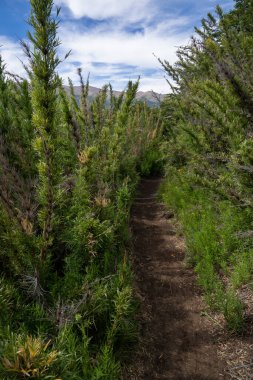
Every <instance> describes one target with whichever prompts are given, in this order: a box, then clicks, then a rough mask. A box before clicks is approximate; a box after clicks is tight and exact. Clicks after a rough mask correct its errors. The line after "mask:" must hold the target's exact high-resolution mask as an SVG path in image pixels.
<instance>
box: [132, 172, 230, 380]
mask: <svg viewBox="0 0 253 380" xmlns="http://www.w3.org/2000/svg"><path fill="white" fill-rule="evenodd" d="M160 182H161V180H160V179H147V180H142V182H141V184H140V189H139V194H138V195H137V198H136V202H135V204H134V206H133V210H132V221H131V223H132V232H133V237H134V266H135V286H136V293H137V295H138V296H139V298H140V300H141V306H140V308H141V309H140V313H139V314H140V325H141V342H140V348H139V352H138V353H137V354H136V355H135V356H134V365H133V368H131V369H129V373H128V375H127V379H131V380H133V379H135V380H144V379H145V380H155V379H176V380H180V379H182V380H183V379H187V380H190V379H193V380H198V379H199V380H200V379H201V380H205V379H206V380H207V379H208V380H211V379H213V380H214V379H224V377H223V376H222V375H221V372H222V370H221V365H220V363H219V361H218V357H217V353H216V348H217V347H216V344H217V343H216V342H215V338H213V336H212V334H211V333H210V323H208V322H209V321H208V320H207V318H206V317H203V316H201V312H202V310H204V305H203V303H202V300H201V295H200V290H199V288H198V286H197V285H196V278H195V276H194V274H193V271H192V270H190V269H187V268H186V266H185V263H184V250H185V249H184V242H183V239H182V238H181V237H179V236H177V234H176V231H175V220H174V219H173V215H170V214H169V213H166V210H165V208H164V206H163V205H162V204H161V203H159V201H158V200H157V198H156V193H157V190H158V188H159V185H160Z"/></svg>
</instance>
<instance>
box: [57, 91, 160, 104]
mask: <svg viewBox="0 0 253 380" xmlns="http://www.w3.org/2000/svg"><path fill="white" fill-rule="evenodd" d="M64 88H65V90H66V92H67V93H68V94H69V92H70V90H69V87H68V86H64ZM100 90H101V89H100V88H97V87H93V86H90V87H89V98H90V99H93V98H94V97H95V96H97V95H98V94H99V91H100ZM74 91H75V96H76V97H77V98H80V96H81V86H74ZM113 93H114V95H115V96H116V97H118V96H120V94H121V92H120V91H113ZM165 96H166V95H163V94H157V93H156V92H153V91H146V92H144V91H139V92H137V95H136V99H137V100H142V101H144V102H147V104H148V105H149V106H150V107H155V106H159V104H160V102H161V101H162V100H163V99H164V98H165Z"/></svg>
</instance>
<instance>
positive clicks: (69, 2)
mask: <svg viewBox="0 0 253 380" xmlns="http://www.w3.org/2000/svg"><path fill="white" fill-rule="evenodd" d="M55 4H56V5H59V6H61V7H62V11H61V24H60V29H59V34H60V39H61V41H62V46H61V48H60V51H59V54H62V55H63V54H64V53H66V52H67V51H68V50H70V49H71V50H72V54H71V56H70V57H69V58H68V60H67V61H65V62H64V63H62V64H61V67H60V68H59V72H60V74H61V76H62V77H63V78H64V80H65V81H66V80H67V78H68V77H71V78H72V80H73V81H74V82H75V83H76V81H77V74H76V69H77V68H78V67H81V68H82V69H83V73H84V75H88V73H90V78H91V84H92V85H94V86H97V87H101V86H102V85H103V84H105V83H108V82H111V83H112V85H113V87H114V88H115V89H117V90H122V89H123V88H124V87H125V85H126V83H127V81H128V80H129V79H136V78H137V77H138V76H139V75H140V76H141V86H140V89H141V90H143V91H147V90H151V89H152V90H154V91H157V92H162V93H166V92H167V91H168V85H167V83H166V81H165V80H164V74H163V71H162V70H161V68H160V65H159V63H158V62H157V60H156V59H155V57H154V55H153V53H154V54H155V55H156V56H158V57H160V58H162V59H167V60H169V61H170V62H171V63H173V62H175V60H176V54H175V52H176V48H177V46H181V45H184V44H186V43H188V42H189V40H190V37H191V35H192V34H193V32H194V26H195V25H199V24H200V20H201V18H203V17H204V16H205V15H206V14H207V12H209V11H213V10H214V8H215V6H216V5H217V4H220V5H221V6H222V7H223V9H225V10H229V9H231V8H232V6H233V0H217V1H214V0H92V1H91V0H55ZM28 16H29V1H28V0H1V2H0V46H1V47H0V52H1V54H2V56H3V58H4V60H5V62H6V64H7V68H8V70H9V71H11V72H15V73H17V74H20V75H23V74H24V72H23V68H22V65H21V63H20V60H19V59H18V57H19V58H21V59H22V60H25V57H24V56H23V54H22V50H21V48H20V45H19V40H20V39H25V38H26V30H27V27H28V25H27V22H26V20H27V18H28Z"/></svg>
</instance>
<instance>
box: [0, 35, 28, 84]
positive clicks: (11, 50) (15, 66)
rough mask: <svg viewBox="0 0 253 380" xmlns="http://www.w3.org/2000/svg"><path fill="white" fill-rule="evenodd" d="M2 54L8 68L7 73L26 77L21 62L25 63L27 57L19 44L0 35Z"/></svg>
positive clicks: (0, 52) (0, 50)
mask: <svg viewBox="0 0 253 380" xmlns="http://www.w3.org/2000/svg"><path fill="white" fill-rule="evenodd" d="M0 54H1V56H2V58H3V60H4V62H5V64H6V66H7V67H6V69H7V71H9V72H11V73H12V74H18V75H20V76H23V75H25V70H24V67H23V65H22V63H21V61H23V62H25V61H26V57H25V55H24V53H23V50H22V48H21V46H20V44H19V43H18V42H16V41H13V40H12V39H10V38H8V37H6V36H1V35H0Z"/></svg>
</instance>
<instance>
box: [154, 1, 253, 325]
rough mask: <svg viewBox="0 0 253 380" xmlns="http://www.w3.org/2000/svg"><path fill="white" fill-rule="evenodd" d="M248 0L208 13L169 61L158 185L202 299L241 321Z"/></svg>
mask: <svg viewBox="0 0 253 380" xmlns="http://www.w3.org/2000/svg"><path fill="white" fill-rule="evenodd" d="M252 25H253V24H252V3H251V2H250V1H247V0H245V1H244V0H242V1H241V0H238V1H236V3H235V8H234V9H233V10H232V11H231V12H229V13H228V14H225V13H224V12H223V11H222V9H221V8H220V7H217V8H216V16H214V15H212V14H208V15H207V17H206V18H205V19H203V20H202V27H201V28H196V36H195V37H194V38H192V41H191V43H190V44H189V45H188V46H185V47H182V48H180V49H179V50H178V61H177V63H176V64H175V65H174V66H172V65H170V64H169V62H167V61H165V62H162V61H161V64H162V65H163V68H164V69H165V71H166V73H167V74H168V77H169V78H170V79H172V80H173V83H172V82H171V83H170V85H171V89H172V94H171V95H169V96H168V97H167V99H166V100H165V101H164V104H163V105H162V114H163V116H164V117H165V118H166V120H167V121H166V124H165V136H166V140H167V162H168V164H167V165H168V169H167V177H168V179H167V185H166V187H165V189H164V191H163V194H164V198H165V200H166V202H167V203H168V205H169V206H170V207H174V208H175V210H176V211H177V213H178V216H179V219H180V221H181V223H182V228H183V230H184V233H185V235H186V242H187V247H188V257H189V261H190V262H191V263H192V264H193V265H194V267H195V270H196V272H197V274H198V278H199V282H200V284H201V285H202V287H203V289H204V292H205V296H206V299H207V301H208V303H209V305H210V306H211V307H213V308H216V309H219V310H221V311H222V312H223V313H224V316H225V319H226V321H227V324H228V327H229V328H230V329H232V330H236V331H240V330H241V329H242V328H243V319H244V307H243V305H242V302H241V301H240V289H241V286H242V285H249V284H251V282H252V252H251V251H252V248H251V247H252V217H253V213H252V186H253V183H252V172H253V171H252V163H253V160H252V131H251V129H252V120H253V119H252V118H253V107H252V105H253V98H252V85H253V77H252V69H251V68H252V64H253V61H252V57H253V55H252V46H253V44H252V42H253V40H252V33H251V32H252Z"/></svg>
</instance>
